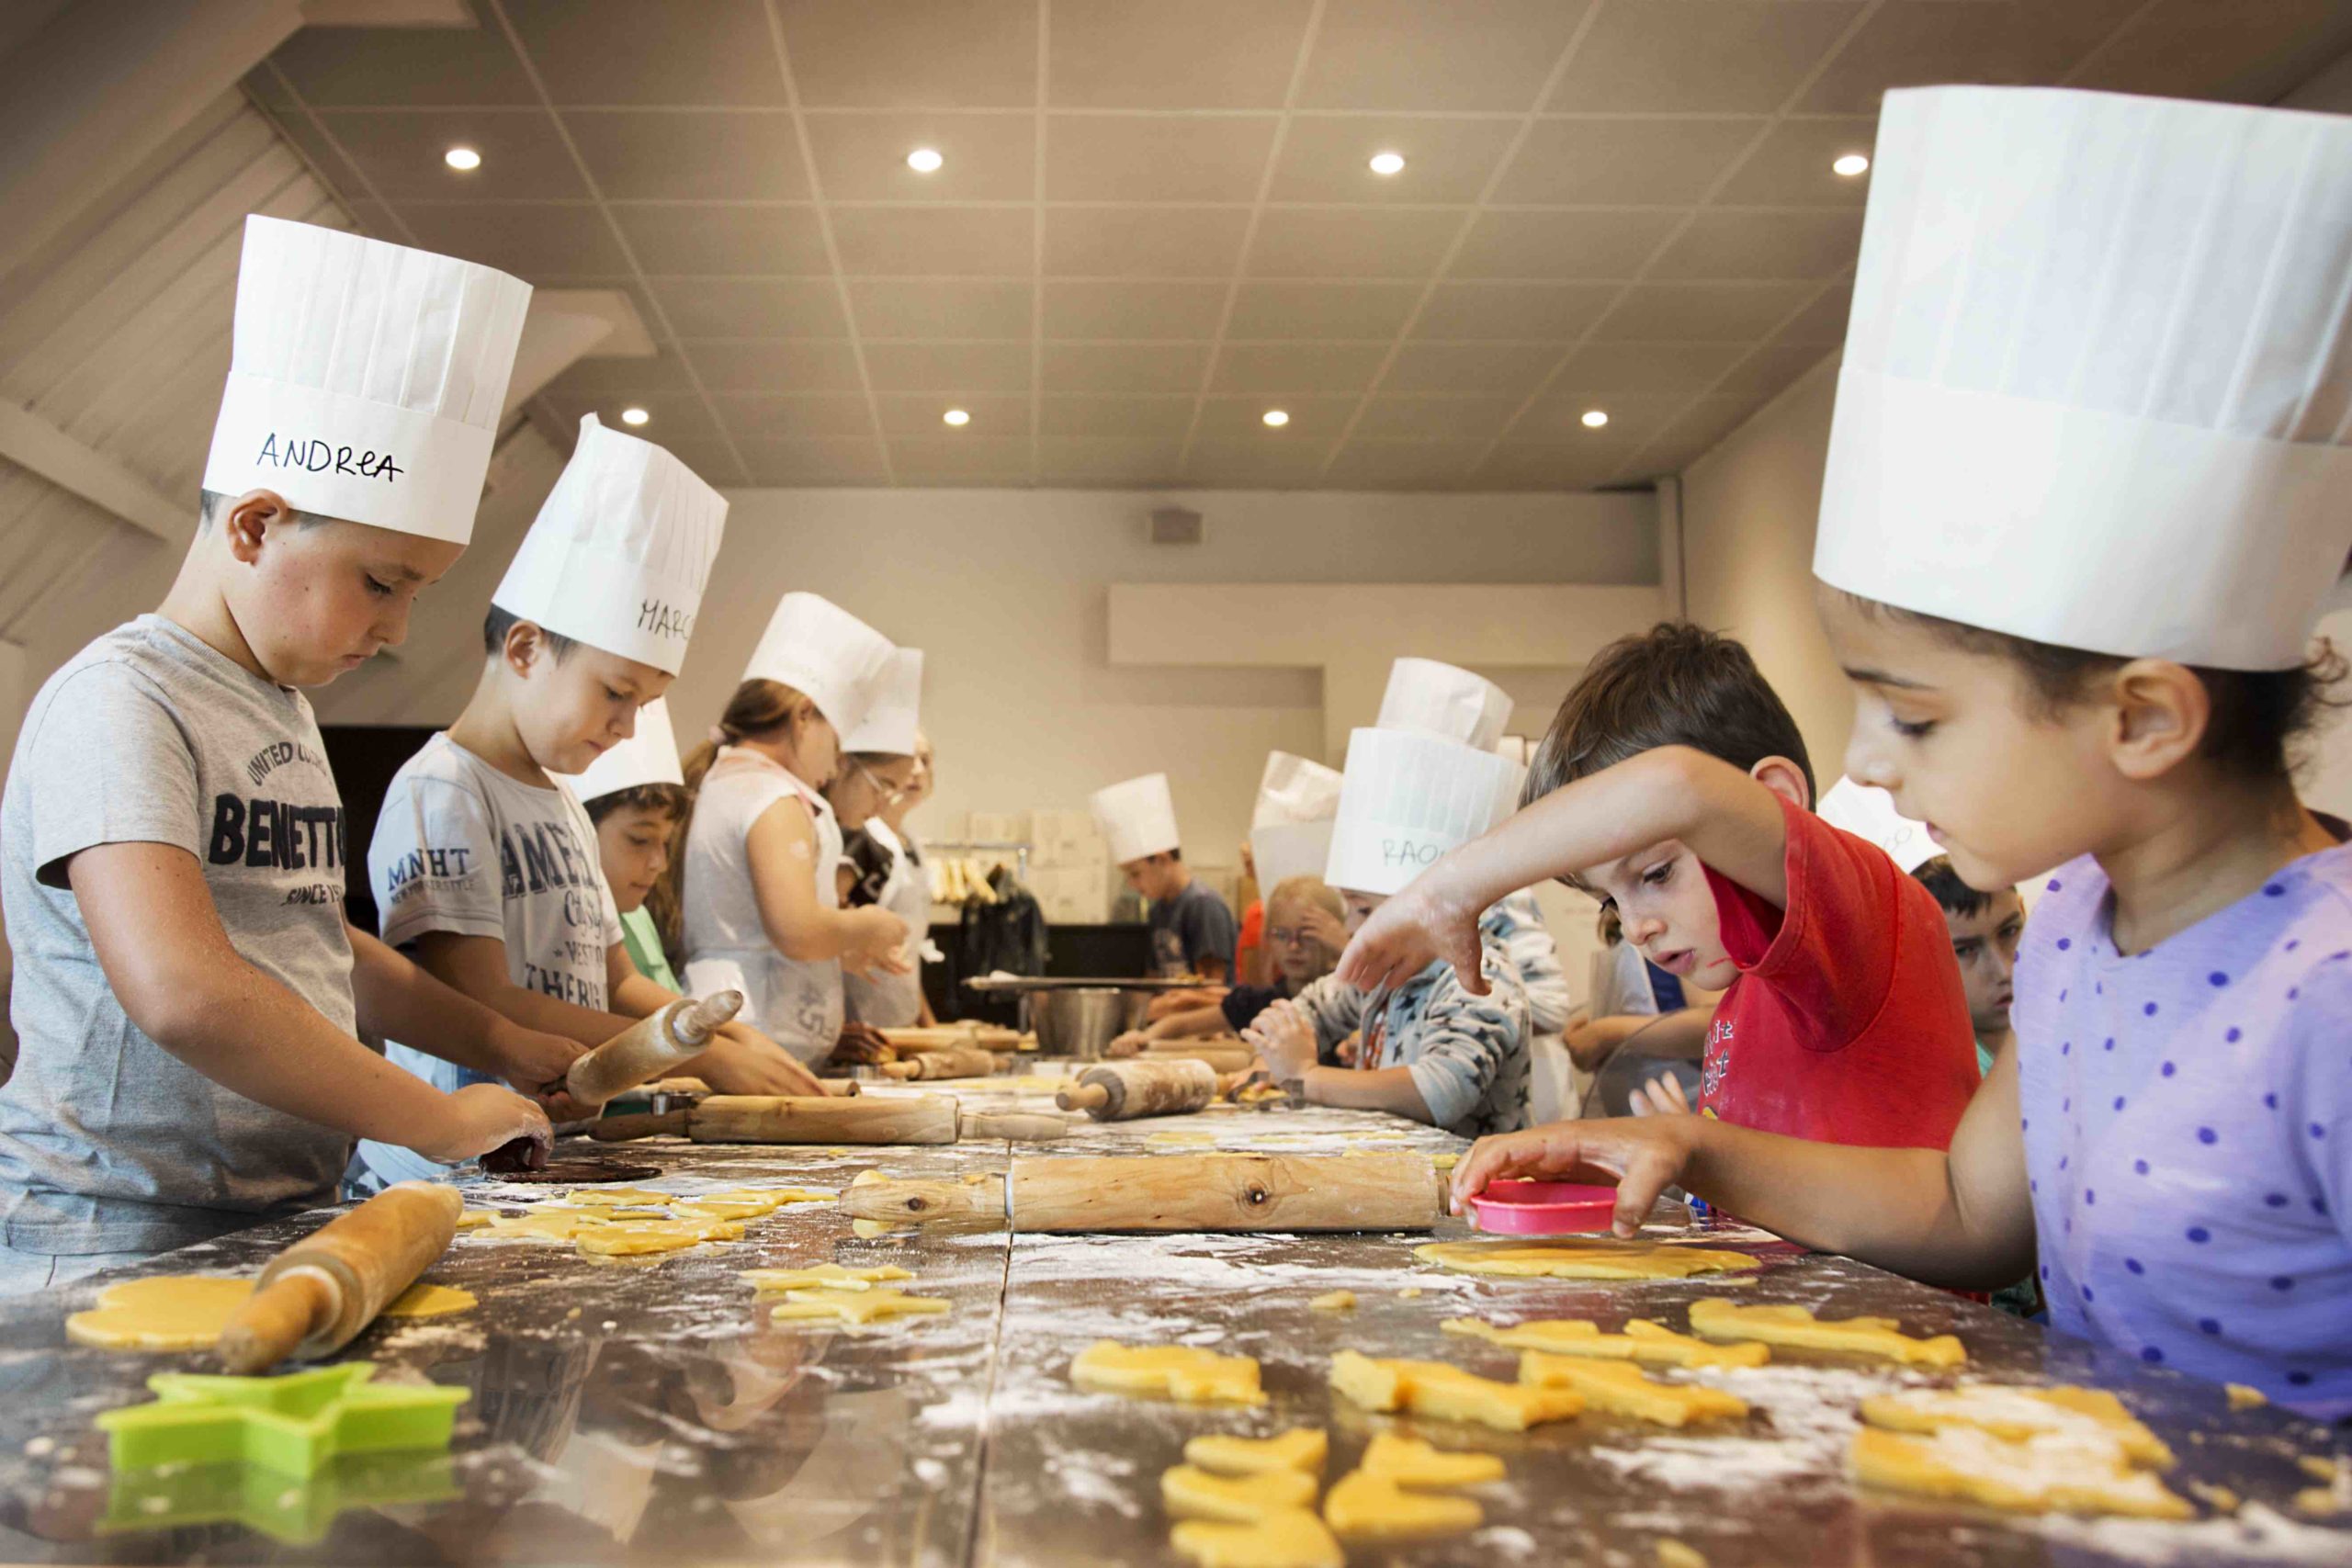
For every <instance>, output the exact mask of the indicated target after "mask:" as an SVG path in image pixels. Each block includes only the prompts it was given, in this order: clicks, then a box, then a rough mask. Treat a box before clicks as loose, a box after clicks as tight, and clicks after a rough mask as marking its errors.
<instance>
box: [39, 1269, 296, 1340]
mask: <svg viewBox="0 0 2352 1568" xmlns="http://www.w3.org/2000/svg"><path fill="white" fill-rule="evenodd" d="M253 1293H254V1282H253V1281H252V1280H248V1279H232V1278H228V1277H225V1276H222V1275H219V1274H164V1275H159V1276H158V1277H156V1278H154V1279H152V1280H123V1281H122V1282H121V1283H120V1284H116V1285H108V1286H107V1288H106V1289H105V1290H103V1291H100V1292H98V1303H97V1305H96V1306H94V1307H91V1308H90V1309H89V1310H87V1311H86V1312H77V1313H75V1314H74V1315H73V1316H71V1317H69V1318H67V1319H66V1320H65V1337H67V1338H68V1339H71V1340H73V1341H74V1343H75V1344H76V1345H94V1346H96V1347H98V1348H101V1349H107V1350H209V1349H210V1348H212V1344H213V1342H214V1341H215V1340H217V1339H219V1338H220V1330H221V1329H222V1328H224V1327H225V1326H227V1325H228V1322H229V1318H230V1315H231V1314H233V1313H234V1312H235V1311H236V1310H237V1308H238V1307H239V1306H240V1305H242V1304H243V1302H244V1299H245V1298H246V1297H247V1296H249V1295H252V1294H253Z"/></svg>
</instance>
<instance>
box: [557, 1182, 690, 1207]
mask: <svg viewBox="0 0 2352 1568" xmlns="http://www.w3.org/2000/svg"><path fill="white" fill-rule="evenodd" d="M563 1201H565V1202H567V1203H570V1204H571V1205H572V1206H574V1207H575V1208H582V1209H666V1208H668V1207H669V1206H670V1205H671V1204H673V1203H678V1202H683V1201H684V1199H682V1198H680V1197H679V1196H678V1194H677V1193H675V1192H656V1191H654V1190H652V1189H651V1188H650V1187H600V1188H597V1189H595V1190H593V1191H585V1192H567V1193H565V1194H564V1195H563Z"/></svg>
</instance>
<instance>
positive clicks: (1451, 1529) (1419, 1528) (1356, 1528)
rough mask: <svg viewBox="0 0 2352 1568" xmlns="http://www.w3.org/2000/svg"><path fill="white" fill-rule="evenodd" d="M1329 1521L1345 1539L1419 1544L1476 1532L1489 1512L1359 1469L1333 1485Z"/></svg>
mask: <svg viewBox="0 0 2352 1568" xmlns="http://www.w3.org/2000/svg"><path fill="white" fill-rule="evenodd" d="M1323 1517H1324V1520H1325V1522H1327V1523H1328V1524H1329V1525H1330V1527H1331V1530H1332V1533H1333V1534H1335V1535H1337V1536H1339V1537H1340V1539H1341V1540H1420V1539H1422V1538H1424V1537H1428V1536H1433V1535H1460V1534H1461V1533H1462V1532H1464V1530H1474V1529H1477V1528H1478V1527H1479V1526H1480V1525H1482V1524H1485V1523H1486V1522H1487V1511H1486V1510H1485V1509H1484V1508H1481V1507H1480V1506H1478V1505H1477V1504H1476V1503H1475V1502H1473V1501H1472V1500H1471V1499H1469V1498H1467V1497H1431V1496H1429V1495H1426V1494H1423V1493H1419V1492H1408V1491H1407V1490H1405V1488H1404V1487H1403V1486H1401V1485H1399V1484H1398V1483H1397V1482H1396V1481H1395V1480H1393V1479H1391V1478H1390V1477H1388V1476H1385V1475H1380V1474H1376V1473H1374V1472H1372V1471H1369V1470H1358V1471H1353V1472H1350V1473H1348V1474H1346V1475H1343V1476H1341V1477H1340V1479H1339V1480H1338V1481H1337V1482H1335V1483H1333V1484H1332V1487H1331V1495H1329V1497H1326V1498H1325V1499H1324V1500H1323Z"/></svg>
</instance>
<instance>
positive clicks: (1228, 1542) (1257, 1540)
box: [1168, 1508, 1346, 1568]
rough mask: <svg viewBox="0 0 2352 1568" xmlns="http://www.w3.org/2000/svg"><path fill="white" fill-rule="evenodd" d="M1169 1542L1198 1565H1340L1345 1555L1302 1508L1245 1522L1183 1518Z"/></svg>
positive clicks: (1320, 1523) (1307, 1567)
mask: <svg viewBox="0 0 2352 1568" xmlns="http://www.w3.org/2000/svg"><path fill="white" fill-rule="evenodd" d="M1168 1544H1169V1545H1170V1546H1172V1547H1174V1548H1175V1549H1176V1551H1177V1553H1178V1555H1180V1556H1182V1557H1184V1558H1186V1559H1188V1560H1189V1561H1191V1562H1193V1563H1195V1564H1197V1565H1198V1568H1341V1564H1342V1563H1344V1562H1346V1559H1345V1558H1344V1557H1343V1556H1342V1555H1341V1554H1340V1543H1339V1541H1337V1540H1334V1539H1333V1538H1332V1535H1331V1532H1330V1530H1329V1529H1326V1528H1325V1527H1324V1524H1323V1521H1322V1520H1321V1519H1318V1518H1317V1517H1315V1516H1314V1515H1313V1514H1310V1513H1308V1512H1307V1511H1306V1509H1305V1508H1292V1509H1289V1510H1286V1511H1285V1512H1283V1513H1279V1514H1269V1515H1268V1516H1267V1517H1264V1518H1262V1519H1258V1520H1255V1521H1254V1522H1252V1523H1250V1524H1246V1525H1228V1524H1219V1523H1217V1522H1216V1521H1215V1520H1213V1519H1186V1520H1185V1521H1184V1522H1183V1523H1182V1524H1180V1525H1178V1526H1177V1527H1176V1528H1175V1529H1173V1530H1171V1531H1170V1533H1169V1537H1168Z"/></svg>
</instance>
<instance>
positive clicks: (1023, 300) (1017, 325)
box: [849, 277, 1030, 342]
mask: <svg viewBox="0 0 2352 1568" xmlns="http://www.w3.org/2000/svg"><path fill="white" fill-rule="evenodd" d="M1029 293H1030V288H1029V285H1028V284H1027V283H1026V282H1018V283H1014V282H1004V283H999V282H994V281H986V280H978V279H970V278H951V277H925V278H910V279H897V278H876V277H862V278H858V279H856V280H854V282H852V283H851V284H850V286H849V300H850V309H851V310H853V311H854V312H855V313H856V316H857V333H858V335H859V336H860V337H862V338H865V339H866V340H867V341H869V342H871V341H873V340H874V339H876V338H1019V339H1021V340H1022V341H1023V342H1026V341H1027V340H1028V337H1029V318H1030V299H1029Z"/></svg>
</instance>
